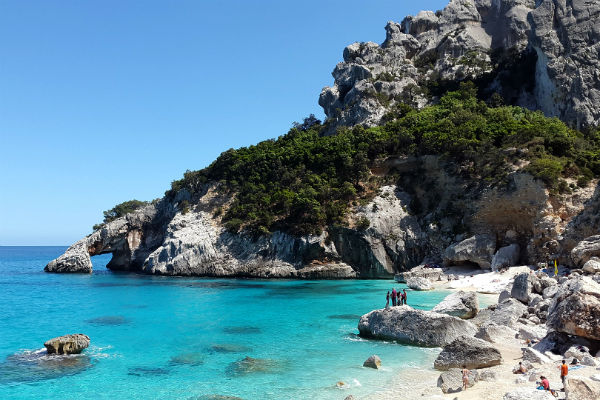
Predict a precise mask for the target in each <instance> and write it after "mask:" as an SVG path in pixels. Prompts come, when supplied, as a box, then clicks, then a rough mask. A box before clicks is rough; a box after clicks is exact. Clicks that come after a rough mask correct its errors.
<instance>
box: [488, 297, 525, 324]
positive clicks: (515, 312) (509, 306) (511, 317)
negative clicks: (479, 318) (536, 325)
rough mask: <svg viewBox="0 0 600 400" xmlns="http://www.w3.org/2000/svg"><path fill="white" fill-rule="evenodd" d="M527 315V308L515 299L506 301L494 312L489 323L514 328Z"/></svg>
mask: <svg viewBox="0 0 600 400" xmlns="http://www.w3.org/2000/svg"><path fill="white" fill-rule="evenodd" d="M525 313H527V306H525V305H524V304H523V303H521V302H520V301H518V300H515V299H506V300H504V301H503V302H502V303H500V304H498V305H497V306H496V308H495V309H494V311H492V313H491V314H490V317H489V319H488V322H487V323H489V324H496V325H499V326H507V327H510V328H513V327H515V324H516V323H517V321H518V320H519V318H521V316H523V315H524V314H525Z"/></svg>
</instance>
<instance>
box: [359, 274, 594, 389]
mask: <svg viewBox="0 0 600 400" xmlns="http://www.w3.org/2000/svg"><path fill="white" fill-rule="evenodd" d="M529 270H530V268H529V267H515V268H510V269H509V270H508V271H507V272H505V273H498V272H490V271H477V270H475V271H474V270H457V271H452V273H453V274H454V275H455V276H456V277H457V278H458V279H456V280H452V281H437V282H432V283H433V284H434V287H435V290H465V291H476V292H478V293H483V294H485V296H486V297H487V296H490V297H489V300H490V301H489V302H488V304H494V303H497V300H498V294H497V293H500V292H501V291H502V290H505V289H507V288H509V289H510V285H511V284H512V280H513V279H514V276H516V275H518V274H519V273H521V272H524V271H529ZM482 308H485V307H482ZM493 345H494V346H495V347H496V348H497V349H498V350H500V352H501V354H502V358H503V362H502V364H500V365H498V366H495V367H491V368H485V369H480V370H479V371H480V372H481V371H484V370H490V371H494V372H495V374H496V379H495V380H494V381H479V382H477V383H476V384H475V385H474V386H473V387H471V388H469V389H468V390H466V391H461V392H457V393H451V394H444V393H443V392H442V391H441V389H440V388H438V387H437V380H438V377H439V376H440V373H441V371H437V370H435V369H434V368H433V364H432V365H431V366H429V367H423V368H414V369H412V370H403V371H399V372H398V373H397V375H396V376H395V378H394V379H393V381H392V382H391V383H390V384H389V385H388V386H387V387H385V388H382V389H381V390H379V391H377V392H375V393H372V394H370V395H368V396H365V397H361V399H362V400H392V399H394V400H396V399H404V400H411V399H440V400H441V399H458V400H488V399H489V400H496V399H499V400H502V399H503V397H504V395H505V393H507V392H510V391H513V390H517V389H534V388H535V386H536V385H535V381H533V382H531V381H529V379H526V378H528V377H529V374H527V375H525V376H523V375H518V374H513V372H512V370H513V368H514V366H516V365H517V364H518V363H519V361H521V360H522V350H521V349H522V348H524V347H526V346H527V344H526V343H525V342H524V341H523V340H522V339H517V338H515V337H511V336H510V335H506V337H504V336H503V337H502V340H501V343H494V344H493ZM382 358H383V357H382ZM560 360H561V357H560V356H555V360H554V361H553V362H552V363H546V364H541V365H540V364H534V367H535V371H537V373H536V375H537V378H538V379H539V375H545V376H546V377H547V378H548V379H549V381H550V387H551V388H552V389H556V390H558V393H559V397H558V398H559V399H564V398H565V392H564V391H562V389H563V386H562V383H561V380H560V371H559V366H560V364H561V361H560ZM598 374H600V368H599V367H591V366H581V367H579V368H578V369H577V370H573V371H571V372H570V375H569V376H570V377H573V378H578V377H579V378H582V377H583V378H589V377H591V376H592V375H598ZM524 377H526V378H524ZM554 398H555V397H552V396H551V395H548V399H554ZM590 400H592V399H590Z"/></svg>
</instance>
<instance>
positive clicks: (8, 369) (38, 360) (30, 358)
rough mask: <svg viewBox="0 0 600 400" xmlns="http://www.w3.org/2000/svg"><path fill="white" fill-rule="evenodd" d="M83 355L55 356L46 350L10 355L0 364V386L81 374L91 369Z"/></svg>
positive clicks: (87, 357) (88, 359)
mask: <svg viewBox="0 0 600 400" xmlns="http://www.w3.org/2000/svg"><path fill="white" fill-rule="evenodd" d="M92 365H93V364H92V359H91V358H90V357H89V356H87V355H85V354H72V355H57V354H48V353H47V351H46V350H37V351H25V352H22V353H17V354H12V355H10V356H8V357H7V358H6V360H5V361H3V362H1V363H0V384H14V383H22V382H39V381H44V380H47V379H56V378H61V377H63V376H70V375H75V374H78V373H81V372H83V371H85V370H87V369H88V368H90V367H92Z"/></svg>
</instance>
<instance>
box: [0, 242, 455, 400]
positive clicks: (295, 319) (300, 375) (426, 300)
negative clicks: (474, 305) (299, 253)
mask: <svg viewBox="0 0 600 400" xmlns="http://www.w3.org/2000/svg"><path fill="white" fill-rule="evenodd" d="M64 250H65V247H0V304H2V312H1V313H0V399H5V398H10V399H47V398H52V399H125V398H126V399H153V398H156V399H190V398H200V399H202V398H203V397H202V396H210V395H227V396H237V397H239V398H242V399H246V400H251V399H292V398H298V399H307V398H314V399H325V400H327V399H343V398H345V397H346V396H347V395H348V394H353V395H355V396H361V395H365V394H369V393H373V392H375V391H376V390H378V389H381V388H382V387H385V385H386V383H388V382H390V381H391V380H392V379H393V378H395V377H396V375H397V372H398V371H399V370H400V369H401V368H405V367H410V368H430V367H431V365H432V362H433V359H434V358H435V356H436V355H437V352H438V350H436V349H420V348H413V347H409V346H402V345H399V344H395V343H386V342H378V341H368V340H363V339H360V338H358V337H357V333H358V330H357V324H358V318H359V316H360V315H361V314H364V313H366V312H369V311H371V310H373V309H375V308H382V307H383V306H384V305H385V293H386V291H387V290H389V289H391V287H392V285H394V282H392V281H381V280H379V281H293V280H286V281H281V280H272V281H267V280H238V279H227V280H226V279H202V278H173V277H157V276H145V275H136V274H122V273H112V272H110V271H108V270H106V268H105V265H106V263H107V262H108V261H109V259H110V256H98V257H94V258H93V262H94V273H93V274H91V275H63V274H47V273H44V272H43V268H44V266H45V265H46V263H47V262H48V261H50V260H51V259H53V258H55V257H57V256H59V255H60V254H61V253H62V252H63V251H64ZM396 287H404V286H403V285H399V284H396ZM446 294H447V293H444V292H439V291H436V292H412V291H411V292H409V297H408V300H409V304H410V305H412V306H414V307H419V308H425V309H429V308H431V307H433V306H434V305H435V304H437V302H439V301H440V300H441V299H442V298H443V297H444V296H445V295H446ZM67 333H85V334H87V335H89V336H90V338H91V346H90V347H89V348H88V349H86V350H85V351H84V353H83V354H82V355H80V356H71V357H68V358H66V359H65V358H61V359H57V358H51V357H48V356H44V355H43V354H42V353H36V351H38V350H40V349H42V348H43V343H44V341H46V340H47V339H50V338H52V337H56V336H60V335H64V334H67ZM372 354H378V355H379V356H380V357H381V359H382V362H383V366H384V368H383V369H382V370H372V369H368V368H363V367H362V363H363V361H364V360H366V359H367V358H368V357H369V356H370V355H372ZM246 356H249V357H252V358H255V359H259V361H250V362H244V361H241V360H243V359H244V358H245V357H246ZM340 381H342V382H345V383H346V384H347V386H349V389H339V388H337V387H336V383H337V382H340ZM204 398H210V397H204Z"/></svg>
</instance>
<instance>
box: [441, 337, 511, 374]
mask: <svg viewBox="0 0 600 400" xmlns="http://www.w3.org/2000/svg"><path fill="white" fill-rule="evenodd" d="M501 363H502V355H501V354H500V350H498V349H497V348H495V347H494V346H492V345H491V344H490V343H489V342H486V341H485V340H481V339H477V338H475V337H468V336H461V337H459V338H457V339H456V340H454V341H453V342H452V343H450V344H448V345H446V346H444V349H443V350H442V352H441V353H440V355H439V356H438V357H437V358H436V359H435V362H434V363H433V367H434V368H435V369H438V370H442V371H445V370H448V369H450V368H461V367H462V366H463V365H466V366H467V368H468V369H472V368H486V367H493V366H494V365H499V364H501Z"/></svg>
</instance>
